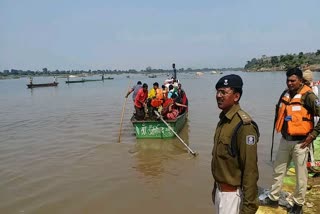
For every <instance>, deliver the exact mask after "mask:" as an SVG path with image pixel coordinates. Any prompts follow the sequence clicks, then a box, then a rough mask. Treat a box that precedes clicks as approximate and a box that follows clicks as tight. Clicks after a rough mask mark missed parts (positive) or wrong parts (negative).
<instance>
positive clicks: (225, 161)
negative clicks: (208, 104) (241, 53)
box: [211, 74, 259, 214]
mask: <svg viewBox="0 0 320 214" xmlns="http://www.w3.org/2000/svg"><path fill="white" fill-rule="evenodd" d="M242 86H243V82H242V79H241V77H240V76H238V75H235V74H231V75H226V76H224V77H222V78H221V79H220V80H219V81H218V82H217V84H216V90H217V92H216V100H217V104H218V108H220V109H221V110H222V112H221V113H220V115H219V118H220V121H219V123H218V125H217V128H216V131H215V134H214V146H213V150H212V161H211V171H212V175H213V178H214V181H215V182H214V188H213V191H212V199H213V203H214V205H215V210H216V212H215V213H218V214H219V213H220V214H237V213H250V214H251V213H252V214H254V213H256V211H257V210H258V207H259V205H258V198H257V194H258V186H257V181H258V179H259V172H258V166H257V159H258V158H257V143H258V140H259V129H258V126H257V125H256V123H255V122H254V121H252V119H251V117H250V116H249V115H248V114H247V113H246V112H245V111H243V110H242V109H241V108H240V105H239V100H240V98H241V95H242Z"/></svg>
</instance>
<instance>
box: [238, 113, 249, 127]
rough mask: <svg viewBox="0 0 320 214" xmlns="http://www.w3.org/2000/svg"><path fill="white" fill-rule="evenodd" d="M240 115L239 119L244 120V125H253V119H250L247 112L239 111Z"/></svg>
mask: <svg viewBox="0 0 320 214" xmlns="http://www.w3.org/2000/svg"><path fill="white" fill-rule="evenodd" d="M238 115H239V117H240V118H241V120H242V122H243V124H244V125H248V124H250V123H251V121H252V119H251V117H250V116H249V115H248V114H247V113H246V112H245V111H243V110H241V109H240V110H239V111H238Z"/></svg>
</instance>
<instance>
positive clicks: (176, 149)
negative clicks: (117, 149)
mask: <svg viewBox="0 0 320 214" xmlns="http://www.w3.org/2000/svg"><path fill="white" fill-rule="evenodd" d="M178 135H179V136H180V137H181V138H182V139H183V141H184V142H185V143H186V144H187V145H188V144H189V121H187V122H186V124H185V126H184V127H183V129H182V130H181V131H180V133H178ZM135 151H136V153H135V158H136V164H135V166H134V167H133V168H135V169H136V170H137V171H138V172H140V173H141V174H142V175H143V176H144V177H152V178H154V177H160V176H161V175H162V174H163V173H164V172H165V171H166V169H165V168H166V165H167V164H168V161H170V160H174V159H177V158H178V156H180V155H184V154H186V155H189V154H188V150H187V149H186V148H185V146H184V145H183V144H182V143H181V142H180V141H179V139H178V138H176V137H175V138H172V139H137V142H136V145H135Z"/></svg>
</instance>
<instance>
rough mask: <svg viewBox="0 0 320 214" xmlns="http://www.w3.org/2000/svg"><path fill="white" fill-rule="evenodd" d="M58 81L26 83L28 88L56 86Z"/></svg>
mask: <svg viewBox="0 0 320 214" xmlns="http://www.w3.org/2000/svg"><path fill="white" fill-rule="evenodd" d="M58 84H59V83H58V82H53V83H42V84H27V86H28V88H39V87H54V86H58Z"/></svg>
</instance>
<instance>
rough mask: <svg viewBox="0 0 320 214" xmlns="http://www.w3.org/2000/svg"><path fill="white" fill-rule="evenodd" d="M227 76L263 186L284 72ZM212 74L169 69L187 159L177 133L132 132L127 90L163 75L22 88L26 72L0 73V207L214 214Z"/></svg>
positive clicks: (38, 210) (1, 209)
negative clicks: (185, 109)
mask: <svg viewBox="0 0 320 214" xmlns="http://www.w3.org/2000/svg"><path fill="white" fill-rule="evenodd" d="M230 73H232V72H224V74H223V75H226V74H230ZM233 73H237V74H239V75H240V76H241V77H242V78H243V81H244V93H243V96H242V98H241V100H240V105H241V107H242V108H243V109H244V110H245V111H247V112H248V113H249V114H250V115H251V116H252V117H253V119H254V120H255V121H256V122H257V123H258V125H259V128H260V132H261V138H260V142H259V147H258V153H259V170H260V179H259V186H261V187H269V185H270V184H271V182H272V178H271V175H272V167H271V164H270V146H271V135H272V126H273V118H274V107H275V103H276V102H277V99H278V97H279V96H280V93H281V92H282V90H283V89H284V88H285V86H286V85H285V80H286V78H285V73H284V72H263V73H247V72H233ZM221 76H222V75H221V74H210V73H205V74H204V75H203V76H200V77H197V76H196V75H195V73H181V74H180V73H179V74H178V78H179V79H180V81H181V82H182V87H183V88H184V89H185V91H186V93H187V96H188V99H189V104H190V107H189V118H188V122H187V124H186V126H185V127H184V129H183V130H182V131H181V132H180V133H179V135H180V136H181V138H182V139H183V140H184V141H185V142H186V143H188V144H189V146H190V147H191V148H192V149H193V150H195V151H197V152H198V153H199V155H198V156H197V157H196V158H194V157H193V156H192V155H190V154H188V153H187V150H186V149H185V148H184V147H183V145H182V144H181V143H180V142H179V140H178V139H177V138H173V139H167V140H146V139H144V140H137V139H136V138H135V136H134V134H133V133H134V130H133V127H132V124H131V123H130V121H129V120H130V117H131V115H132V112H133V102H132V99H131V95H130V97H129V98H128V99H127V102H125V101H126V99H125V98H124V96H125V94H126V91H127V90H128V87H129V86H132V85H134V84H136V82H137V81H138V80H141V81H142V82H146V83H148V85H149V89H150V88H151V87H152V84H153V82H155V81H157V82H159V83H160V85H161V84H162V83H163V81H164V79H166V78H167V76H166V75H162V74H159V75H157V78H152V79H151V78H148V76H146V75H142V74H135V75H130V78H127V77H126V75H124V74H123V75H113V76H112V77H114V79H113V80H105V81H104V82H86V83H76V84H66V83H65V80H66V79H65V78H59V79H58V81H59V85H58V87H48V88H35V89H27V87H26V84H27V83H28V79H27V78H21V79H10V80H1V81H0V118H1V120H0V213H4V214H7V213H9V214H11V213H17V214H20V213H39V214H40V213H46V214H51V213H54V214H56V213H66V214H70V213H76V214H79V213H110V214H114V213H115V214H118V213H131V214H149V213H153V214H158V213H159V214H160V213H161V214H162V213H174V214H180V213H181V214H194V213H202V214H206V213H208V214H209V213H213V206H212V202H211V190H212V185H213V180H212V175H211V172H210V161H211V149H212V146H213V142H212V141H213V140H212V139H213V131H214V129H215V126H216V124H217V122H218V114H219V112H220V110H219V109H218V108H217V106H216V101H215V88H214V86H215V84H216V82H217V81H218V79H219V78H220V77H221ZM93 78H94V77H93ZM96 78H100V77H96ZM314 79H315V80H318V79H320V75H319V73H314ZM52 81H53V78H52V77H35V78H34V83H43V82H52ZM123 106H124V110H125V111H124V114H123V123H122V129H121V130H122V132H121V136H120V142H119V135H120V134H119V133H120V131H119V130H120V126H121V125H120V121H121V116H122V109H123ZM277 139H279V136H278V135H277V136H276V140H275V144H276V145H275V151H276V150H277V145H278V140H277Z"/></svg>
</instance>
